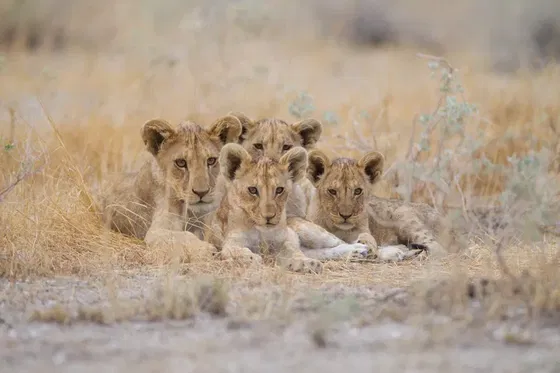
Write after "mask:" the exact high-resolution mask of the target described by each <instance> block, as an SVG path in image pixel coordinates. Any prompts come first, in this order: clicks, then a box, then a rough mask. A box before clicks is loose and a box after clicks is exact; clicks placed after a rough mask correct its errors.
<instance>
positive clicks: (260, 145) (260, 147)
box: [253, 143, 263, 150]
mask: <svg viewBox="0 0 560 373" xmlns="http://www.w3.org/2000/svg"><path fill="white" fill-rule="evenodd" d="M253 146H254V147H255V149H257V150H263V146H262V144H259V143H257V144H253Z"/></svg>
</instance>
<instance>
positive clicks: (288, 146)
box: [282, 144, 292, 152]
mask: <svg viewBox="0 0 560 373" xmlns="http://www.w3.org/2000/svg"><path fill="white" fill-rule="evenodd" d="M291 148H292V146H291V145H288V144H286V145H284V146H283V147H282V151H285V152H287V151H288V150H290V149H291Z"/></svg>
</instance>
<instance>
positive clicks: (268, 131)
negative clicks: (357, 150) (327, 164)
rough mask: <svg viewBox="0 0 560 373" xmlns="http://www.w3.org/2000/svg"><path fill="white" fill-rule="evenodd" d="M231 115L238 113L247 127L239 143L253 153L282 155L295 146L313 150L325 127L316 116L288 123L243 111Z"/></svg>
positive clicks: (237, 116)
mask: <svg viewBox="0 0 560 373" xmlns="http://www.w3.org/2000/svg"><path fill="white" fill-rule="evenodd" d="M229 115H233V116H235V117H236V118H237V119H239V121H240V122H241V125H242V127H243V129H242V132H241V135H240V136H239V143H240V144H241V145H243V147H244V148H245V149H246V150H247V151H248V152H249V154H251V156H252V157H257V156H266V157H269V158H272V159H279V158H280V157H281V156H282V155H284V154H286V152H288V151H289V150H290V149H292V148H293V147H295V146H301V147H303V148H304V149H306V150H310V149H312V148H313V147H314V146H315V144H316V143H317V141H319V138H320V137H321V132H322V130H323V127H322V125H321V123H320V122H319V121H317V120H315V119H305V120H302V121H299V122H295V123H291V124H288V123H287V122H285V121H283V120H280V119H276V118H268V119H260V120H256V121H253V120H251V119H249V118H248V117H247V116H245V114H243V113H229Z"/></svg>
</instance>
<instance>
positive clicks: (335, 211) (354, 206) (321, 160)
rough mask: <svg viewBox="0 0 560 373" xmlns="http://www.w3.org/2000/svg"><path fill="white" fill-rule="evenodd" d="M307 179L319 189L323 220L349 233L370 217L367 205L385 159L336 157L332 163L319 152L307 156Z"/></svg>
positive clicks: (372, 155)
mask: <svg viewBox="0 0 560 373" xmlns="http://www.w3.org/2000/svg"><path fill="white" fill-rule="evenodd" d="M308 159H309V166H308V169H307V176H308V178H309V180H311V182H312V183H313V185H314V186H315V187H316V188H317V190H316V194H315V198H317V199H318V201H317V202H318V204H317V206H318V208H319V209H320V210H321V213H322V215H323V219H327V220H329V223H330V224H329V225H332V226H334V227H336V228H338V229H341V230H350V229H352V228H354V227H356V226H357V225H358V224H360V220H361V219H363V218H364V217H366V216H367V211H366V203H367V201H368V200H369V198H370V196H371V195H372V189H373V188H372V186H373V185H374V184H375V183H376V182H377V181H378V180H379V178H380V176H381V172H382V170H383V163H384V157H383V155H382V154H381V153H378V152H369V153H367V154H365V155H364V156H363V157H362V158H361V159H360V160H358V161H356V160H354V159H349V158H336V159H334V160H332V161H331V160H330V159H329V158H328V157H327V156H326V155H325V154H324V153H323V152H321V151H320V150H312V151H310V152H309V154H308Z"/></svg>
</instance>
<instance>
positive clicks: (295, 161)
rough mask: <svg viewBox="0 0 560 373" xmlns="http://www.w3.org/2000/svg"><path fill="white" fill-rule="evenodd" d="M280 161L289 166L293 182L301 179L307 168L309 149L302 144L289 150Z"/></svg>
mask: <svg viewBox="0 0 560 373" xmlns="http://www.w3.org/2000/svg"><path fill="white" fill-rule="evenodd" d="M279 163H280V164H281V165H283V166H284V167H287V168H288V172H289V173H290V177H291V179H292V181H293V182H297V181H299V180H301V178H303V177H304V176H305V171H306V169H307V151H306V150H305V149H304V148H302V147H301V146H296V147H293V148H292V149H290V150H288V151H287V152H286V153H285V154H284V155H283V156H282V157H281V158H280V160H279Z"/></svg>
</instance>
